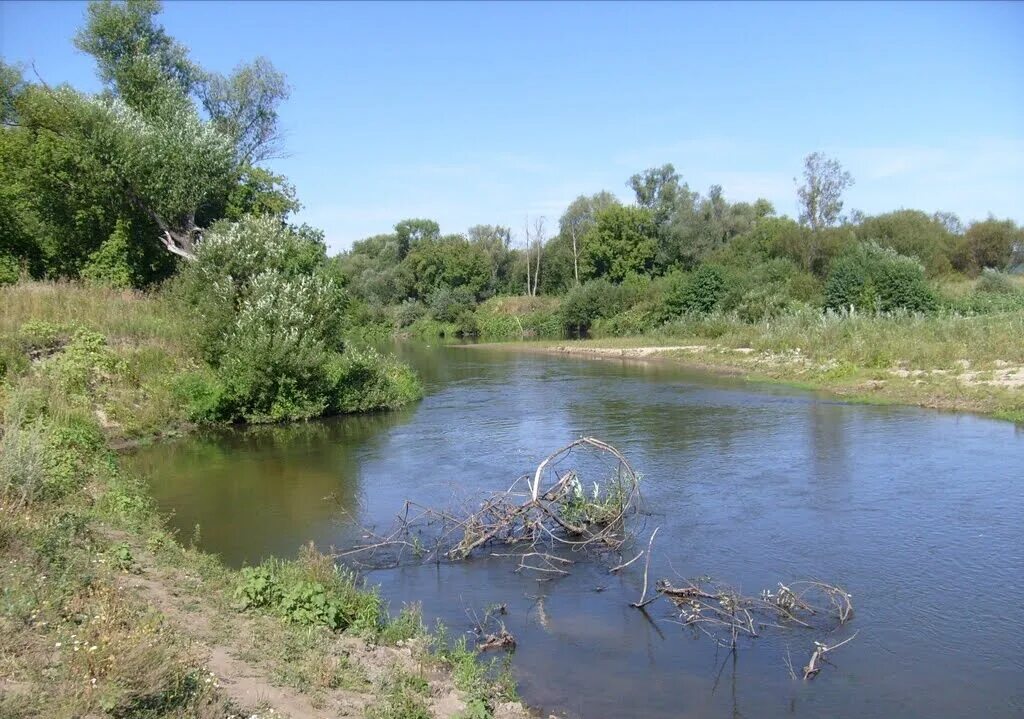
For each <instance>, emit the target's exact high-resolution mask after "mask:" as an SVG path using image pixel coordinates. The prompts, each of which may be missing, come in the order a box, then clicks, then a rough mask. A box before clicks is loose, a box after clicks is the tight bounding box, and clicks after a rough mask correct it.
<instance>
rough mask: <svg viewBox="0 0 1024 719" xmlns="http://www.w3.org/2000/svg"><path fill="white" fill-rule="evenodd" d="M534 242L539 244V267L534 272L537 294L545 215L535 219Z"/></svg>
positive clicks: (535, 294)
mask: <svg viewBox="0 0 1024 719" xmlns="http://www.w3.org/2000/svg"><path fill="white" fill-rule="evenodd" d="M533 235H534V240H533V241H534V242H535V243H536V244H537V269H536V270H534V273H533V296H534V297H536V296H537V286H538V284H539V283H540V256H541V254H542V251H543V249H544V217H543V216H541V217H538V218H537V219H536V220H534V221H533Z"/></svg>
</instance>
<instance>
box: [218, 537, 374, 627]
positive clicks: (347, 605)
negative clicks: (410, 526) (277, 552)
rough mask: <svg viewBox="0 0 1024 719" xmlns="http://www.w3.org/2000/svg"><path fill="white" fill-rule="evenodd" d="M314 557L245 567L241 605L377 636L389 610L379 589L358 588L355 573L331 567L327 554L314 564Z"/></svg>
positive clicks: (238, 588)
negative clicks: (379, 594) (377, 592)
mask: <svg viewBox="0 0 1024 719" xmlns="http://www.w3.org/2000/svg"><path fill="white" fill-rule="evenodd" d="M309 556H310V555H309V554H308V553H307V554H306V555H304V557H300V559H299V560H297V561H295V562H280V561H277V560H270V561H268V562H266V563H264V564H262V565H261V566H259V567H246V568H245V569H243V570H242V572H241V581H240V582H239V584H238V585H237V586H236V588H235V600H236V602H237V606H238V608H239V609H240V610H243V611H244V610H248V609H264V610H266V611H269V612H271V613H273V614H277V615H279V616H281V617H284V618H285V619H286V620H287V621H289V622H294V623H296V624H304V625H307V626H323V627H327V628H328V629H331V630H333V631H341V630H346V629H351V630H353V631H357V632H363V633H370V634H374V635H375V634H377V633H378V632H379V631H380V630H381V629H382V628H383V626H384V610H383V607H382V605H381V601H380V597H379V596H377V594H376V592H373V591H368V590H366V589H362V588H361V587H359V586H357V581H356V577H355V576H354V575H352V574H351V573H348V572H347V571H345V570H341V569H338V568H336V567H334V566H333V564H330V565H329V566H325V565H324V561H323V558H322V557H317V558H315V559H314V560H313V561H314V564H310V560H309ZM326 561H328V562H329V561H330V560H329V558H327V560H326Z"/></svg>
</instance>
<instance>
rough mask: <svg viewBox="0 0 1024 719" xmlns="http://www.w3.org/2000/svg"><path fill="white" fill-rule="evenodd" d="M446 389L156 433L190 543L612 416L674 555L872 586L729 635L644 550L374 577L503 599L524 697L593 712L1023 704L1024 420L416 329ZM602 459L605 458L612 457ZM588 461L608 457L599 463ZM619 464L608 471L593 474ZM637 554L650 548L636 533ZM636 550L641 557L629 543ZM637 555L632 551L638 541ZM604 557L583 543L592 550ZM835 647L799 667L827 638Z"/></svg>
mask: <svg viewBox="0 0 1024 719" xmlns="http://www.w3.org/2000/svg"><path fill="white" fill-rule="evenodd" d="M399 351H400V352H401V353H402V354H403V356H404V357H405V358H406V359H407V360H408V361H409V362H411V363H412V364H413V365H414V366H415V367H416V369H417V370H418V371H419V372H420V374H421V376H422V377H423V380H424V384H425V386H426V397H425V398H424V400H423V401H422V402H420V403H419V404H417V405H416V406H414V407H411V408H408V409H406V410H402V411H399V412H394V413H387V414H376V415H370V416H359V417H344V418H338V419H334V420H329V421H324V422H318V423H311V424H306V425H297V426H290V427H272V428H257V429H255V430H249V431H242V430H237V431H235V430H228V431H225V430H222V431H217V432H209V433H202V434H198V435H193V436H190V437H188V438H185V439H182V440H178V441H174V442H168V443H162V444H158V445H154V446H151V447H146V448H139V449H137V450H136V451H135V452H134V453H133V454H132V455H130V456H129V457H128V458H127V459H126V461H127V462H128V464H129V465H130V466H131V467H132V468H133V469H135V470H137V471H138V472H139V474H140V475H141V476H145V477H147V478H149V480H150V482H151V487H152V492H153V495H154V497H155V498H156V500H157V502H158V504H159V507H160V508H161V509H162V510H163V511H166V512H168V513H171V514H172V519H171V523H172V525H173V527H174V528H175V529H176V530H177V531H178V532H179V535H180V536H181V538H182V539H183V540H184V541H186V542H187V541H189V539H190V538H191V539H193V540H194V541H195V542H196V543H197V544H198V545H199V546H201V547H203V548H204V549H207V550H209V551H211V552H215V553H217V554H219V555H220V556H221V557H222V559H223V560H224V561H225V562H227V563H229V564H232V565H241V564H243V563H255V562H258V561H259V560H260V559H261V558H263V557H266V556H269V555H271V554H276V555H280V556H291V555H294V554H295V553H296V552H297V550H298V548H299V547H300V546H301V545H302V544H304V543H306V542H308V541H313V542H315V543H316V544H317V545H318V546H320V547H321V548H323V549H327V548H329V547H331V546H347V545H349V544H350V543H352V542H354V541H358V539H359V533H360V529H359V528H360V527H361V526H367V525H375V526H379V527H383V526H387V525H388V524H389V523H390V521H391V519H392V517H393V516H394V515H395V513H396V512H397V511H399V510H400V509H401V506H402V503H403V502H404V501H405V500H406V499H411V500H415V501H418V502H420V503H423V504H427V505H431V506H443V507H448V506H452V505H454V504H457V503H465V502H470V503H471V502H472V501H473V500H474V499H475V498H477V497H478V496H479V495H480V494H481V493H483V492H487V491H496V490H502V489H505V488H507V487H508V485H509V484H510V483H511V482H512V481H513V480H514V479H515V478H516V477H517V476H519V475H522V474H525V473H527V472H532V470H533V469H534V467H535V466H536V464H537V463H538V462H539V461H540V460H541V459H543V458H544V456H545V455H547V454H548V453H549V452H551V451H553V450H555V449H557V448H558V447H560V446H562V445H564V444H567V443H568V442H570V441H571V440H573V439H575V438H577V437H579V436H581V435H590V436H595V437H599V438H601V439H603V440H605V441H607V442H610V443H611V444H613V445H614V446H616V447H617V448H618V449H620V450H621V451H622V452H623V453H624V454H625V455H626V456H627V457H628V458H629V460H630V461H631V463H632V464H633V466H634V467H635V468H636V470H637V471H638V472H640V473H641V474H642V477H643V478H642V490H643V495H644V499H645V508H646V511H645V513H644V514H642V515H640V516H638V517H636V518H635V519H634V520H633V525H634V529H635V531H636V534H637V542H636V543H637V545H638V547H639V546H641V545H643V544H645V542H646V538H647V537H648V536H649V535H650V532H651V531H652V530H653V529H654V528H655V527H660V530H659V533H658V538H657V543H656V545H655V547H654V552H653V554H652V560H651V566H650V574H651V577H652V578H654V577H665V578H670V579H673V580H674V581H682V580H683V579H684V578H694V577H703V576H710V577H714V578H715V579H717V580H721V581H724V582H727V583H730V584H732V585H733V586H735V587H737V588H739V589H741V590H742V591H744V592H745V593H748V594H759V593H760V591H761V590H762V589H773V588H775V587H776V586H777V583H778V582H788V581H793V580H800V579H820V580H823V581H828V582H832V583H835V584H839V585H842V586H843V587H845V588H846V589H847V590H849V591H850V592H851V593H852V595H853V601H854V606H855V609H856V616H855V619H854V620H853V622H851V623H850V624H849V625H847V626H845V627H842V628H841V629H839V630H838V631H837V632H836V633H835V634H833V635H829V636H820V635H818V634H814V633H808V632H806V631H804V630H798V629H786V630H782V629H778V630H772V631H765V632H763V633H762V636H761V637H759V638H757V639H753V640H744V641H741V643H740V645H739V647H738V651H737V652H735V653H734V654H731V653H729V652H727V651H725V650H723V649H722V648H720V647H717V646H716V645H715V644H714V643H713V642H712V641H710V640H709V639H707V638H706V637H704V636H703V635H701V634H699V633H694V632H693V631H692V630H690V629H686V628H684V627H682V626H680V625H679V624H678V623H676V622H675V621H674V620H675V619H676V617H675V616H674V615H673V614H672V613H671V611H670V606H669V605H668V604H667V603H658V604H655V605H652V606H651V611H650V613H649V615H645V614H643V613H641V612H639V611H637V610H636V609H634V608H632V607H630V606H629V603H630V602H633V601H636V599H637V598H638V597H639V594H640V589H641V585H642V581H643V564H642V562H636V563H634V564H633V565H631V566H630V567H628V568H627V569H625V570H623V571H622V572H620V573H618V574H616V575H610V574H609V573H608V571H607V570H608V565H607V564H602V563H599V562H586V561H580V562H577V564H576V565H574V566H573V567H572V571H571V574H570V575H568V576H565V577H552V576H546V575H541V576H538V575H536V574H534V575H533V576H530V575H529V573H524V572H516V571H514V570H515V569H516V561H515V560H512V559H506V558H496V557H489V556H482V557H479V558H474V559H472V560H470V561H466V562H462V563H458V564H440V565H438V564H428V565H418V564H413V565H407V566H403V567H401V568H391V569H378V570H374V571H370V572H369V573H368V579H369V581H370V582H371V583H374V584H377V585H379V586H380V588H381V592H382V594H383V595H384V596H385V597H386V598H387V599H388V600H389V601H390V603H391V606H392V610H393V611H397V609H398V608H400V607H401V606H402V603H403V602H407V601H418V602H421V603H422V607H423V612H424V616H425V618H426V620H427V621H428V623H433V621H434V620H435V619H440V620H442V621H443V622H444V623H445V624H446V625H447V626H449V627H450V628H451V631H452V632H453V633H455V634H458V633H461V632H463V631H466V630H468V629H469V627H470V626H471V625H472V619H471V616H472V615H473V613H474V612H475V613H476V614H477V615H481V614H482V613H483V612H484V610H485V608H486V607H488V606H490V605H493V604H505V605H506V606H507V609H508V614H507V615H506V616H504V617H503V619H504V621H505V624H506V626H507V627H508V629H509V631H511V632H512V633H513V634H514V635H515V637H516V639H517V641H518V646H517V648H516V651H515V653H514V655H513V658H512V666H513V670H514V672H515V675H516V677H517V679H518V680H519V685H520V691H521V694H522V696H523V699H524V700H525V701H526V702H527V703H528V704H531V705H534V706H538V707H541V708H542V709H543V710H545V711H547V712H552V713H557V714H559V715H565V716H570V717H581V718H582V717H587V718H589V717H625V716H644V717H680V716H684V717H721V716H725V715H727V714H733V715H742V716H751V717H754V716H757V717H766V716H767V717H774V716H794V715H795V716H807V717H815V719H820V717H823V716H858V717H896V716H899V717H934V716H975V715H980V716H991V717H1003V716H1006V717H1009V716H1020V714H1021V713H1022V712H1024V620H1022V619H1021V609H1020V605H1021V600H1022V598H1024V597H1022V594H1024V432H1022V431H1021V429H1020V428H1019V427H1015V426H1014V425H1013V424H1010V423H1007V422H1000V421H995V420H989V419H984V418H980V417H975V416H971V415H963V414H953V413H940V412H935V411H930V410H922V409H915V408H907V407H892V406H885V407H881V406H870V405H854V404H845V403H842V402H840V401H836V400H834V399H830V398H828V397H826V396H822V395H816V394H813V393H803V392H799V391H796V390H792V389H788V388H782V387H777V386H772V385H763V386H761V385H755V384H751V383H747V382H744V381H743V380H741V379H737V378H729V377H712V376H709V375H704V374H700V373H697V372H693V371H688V370H686V369H683V368H680V367H675V366H672V365H671V364H669V363H664V362H653V363H652V362H644V361H631V360H593V359H583V358H578V357H568V356H546V355H543V354H537V353H517V352H514V351H507V350H502V351H495V350H488V349H485V348H462V347H443V346H442V347H425V346H417V345H403V346H401V347H400V348H399ZM594 469H596V468H594ZM584 479H585V480H586V477H584ZM593 479H602V477H597V476H595V477H593ZM633 553H635V551H634V552H633ZM630 556H632V554H630ZM627 558H628V557H627ZM581 559H582V558H581ZM855 631H856V632H858V634H857V636H856V638H855V639H854V640H853V641H851V642H850V643H848V644H846V645H844V646H843V647H842V648H840V649H838V650H837V651H836V652H835V653H834V655H830V659H831V661H832V662H833V664H834V666H826V667H825V668H824V670H823V671H822V673H821V674H820V675H819V676H818V677H817V678H816V679H814V680H813V681H810V682H805V681H802V680H794V679H793V678H792V677H791V676H790V673H789V669H788V667H787V665H788V664H789V663H792V664H793V665H794V666H796V667H798V668H799V667H800V666H802V665H803V664H804V663H806V660H807V658H808V656H809V654H810V651H811V650H812V649H813V642H814V640H820V641H827V642H828V643H836V642H838V641H842V640H843V639H845V638H848V637H849V636H851V635H852V634H853V632H855Z"/></svg>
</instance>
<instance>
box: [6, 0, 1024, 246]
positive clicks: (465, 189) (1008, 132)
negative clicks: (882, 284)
mask: <svg viewBox="0 0 1024 719" xmlns="http://www.w3.org/2000/svg"><path fill="white" fill-rule="evenodd" d="M83 13H84V4H81V3H75V2H48V3H44V2H38V3H34V2H30V3H23V2H2V3H0V53H2V55H3V57H4V58H5V59H6V60H8V61H19V62H26V63H27V62H34V63H35V65H36V68H37V70H38V71H39V73H40V75H41V76H42V77H43V78H45V79H46V80H47V81H48V82H50V83H58V82H62V81H68V82H71V83H72V84H74V85H75V86H76V87H79V88H82V89H86V90H90V89H92V90H94V89H97V88H98V81H97V80H96V78H95V75H94V70H93V65H92V63H91V60H90V58H88V57H86V56H83V55H81V54H80V53H78V52H77V51H76V50H75V49H74V47H73V46H72V44H71V37H72V36H73V34H74V31H75V29H76V28H77V27H78V26H79V25H80V24H81V22H82V17H83ZM161 17H162V22H163V23H164V25H165V26H166V27H167V29H168V31H169V32H170V33H171V34H172V35H174V36H175V37H177V38H178V39H179V40H181V41H183V42H184V43H185V44H186V45H188V46H189V48H190V49H191V52H192V56H193V58H194V59H195V60H196V61H198V62H199V63H200V64H202V65H204V66H205V67H208V68H212V69H217V70H221V71H228V70H230V69H231V68H232V67H233V66H234V65H235V64H237V63H238V62H240V61H243V60H247V59H251V58H252V57H255V56H257V55H265V56H267V57H269V58H270V59H271V60H272V61H273V63H274V64H275V65H276V66H277V67H278V68H279V69H281V70H283V71H284V72H285V73H286V74H287V75H288V79H289V82H290V84H291V86H292V96H291V98H290V99H289V100H288V101H287V103H286V104H285V105H284V107H283V108H282V113H281V120H282V123H283V126H284V128H285V130H286V132H287V150H288V153H289V155H288V157H286V158H283V159H281V160H276V161H274V162H273V163H272V165H273V167H274V169H276V170H278V171H280V172H283V173H285V174H286V175H288V176H289V178H290V179H291V180H292V181H293V182H294V183H295V185H296V186H297V188H298V191H299V196H300V199H301V200H302V202H303V204H304V205H305V207H304V209H303V211H302V213H301V215H300V219H302V220H305V221H307V222H310V223H311V224H315V225H317V226H320V227H322V228H324V229H325V230H326V232H327V236H328V240H329V243H330V244H331V246H332V247H333V248H334V249H343V248H346V247H348V246H349V245H350V244H351V242H352V241H353V240H356V239H359V238H361V237H365V236H367V235H370V234H375V233H378V232H385V231H388V230H389V229H390V228H391V226H392V225H394V223H395V222H397V221H398V220H400V219H403V218H405V217H431V218H434V219H437V220H438V221H439V222H440V223H441V227H442V230H444V231H447V232H457V231H463V230H465V229H466V228H467V227H468V226H470V225H473V224H477V223H500V224H505V225H510V226H511V227H513V229H515V230H517V231H519V232H520V234H521V228H522V225H523V221H524V217H525V216H526V215H527V214H530V215H536V214H543V215H546V216H547V217H548V219H549V221H550V223H551V224H553V223H554V222H555V221H556V220H557V218H558V216H559V214H560V213H561V211H562V210H563V209H564V207H565V205H566V204H567V203H568V202H569V201H571V200H572V198H573V197H575V196H576V195H578V194H580V193H591V192H596V191H598V190H602V189H606V190H609V191H611V192H613V193H615V194H617V195H618V196H619V197H621V198H623V199H630V194H631V193H630V192H629V190H628V189H627V188H626V181H627V180H628V178H629V176H630V175H631V174H632V173H634V172H637V171H640V170H642V169H644V168H646V167H650V166H653V165H660V164H662V163H665V162H672V163H673V164H674V165H675V166H676V169H677V170H678V171H679V172H680V173H681V174H682V176H683V178H684V180H686V181H687V182H689V184H690V186H691V187H694V188H697V189H699V190H701V191H705V190H706V189H707V187H708V186H709V185H710V184H712V183H718V184H721V185H722V186H723V188H724V190H725V194H726V196H727V197H728V198H730V199H732V200H753V199H756V198H757V197H759V196H763V197H766V198H768V199H769V200H771V201H772V202H773V203H774V204H775V206H776V209H777V210H778V212H779V213H780V214H790V215H794V214H795V212H796V205H795V190H794V182H793V178H794V177H795V176H797V175H798V174H799V172H800V167H801V160H802V158H803V157H804V156H805V155H806V154H807V153H809V152H812V151H815V150H822V151H824V152H826V153H828V154H830V155H833V156H835V157H837V158H838V159H839V160H840V161H841V162H843V164H844V165H845V166H846V167H847V168H848V169H849V170H850V171H851V172H852V173H853V175H854V177H855V179H856V185H855V186H854V187H853V188H851V190H850V191H849V193H848V196H847V208H857V209H860V210H863V211H865V212H869V213H871V212H881V211H885V210H889V209H895V208H898V207H914V208H920V209H924V210H927V211H929V212H930V211H934V210H949V211H953V212H956V213H958V214H960V215H961V216H962V217H964V218H965V219H970V218H983V217H985V216H986V215H988V214H989V213H994V214H995V215H997V216H999V217H1012V218H1014V219H1016V220H1017V221H1024V40H1022V38H1024V3H1005V4H985V3H969V4H955V3H941V4H927V3H909V4H905V5H900V4H867V3H855V4H854V3H851V4H810V3H794V4H748V3H725V4H717V5H702V4H695V3H680V4H668V3H652V4H612V3H595V4H583V3H572V4H554V3H514V4H498V3H481V4H469V3H455V4H426V3H424V4H416V3H395V4H385V3H379V4H346V3H327V2H310V3H272V2H255V3H241V2H236V3H217V2H169V3H167V4H166V5H165V9H164V13H163V15H162V16H161Z"/></svg>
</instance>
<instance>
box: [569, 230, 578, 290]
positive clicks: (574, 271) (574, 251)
mask: <svg viewBox="0 0 1024 719" xmlns="http://www.w3.org/2000/svg"><path fill="white" fill-rule="evenodd" d="M569 234H570V236H572V274H573V277H574V278H575V279H576V286H577V287H579V284H580V251H579V247H577V245H576V224H575V223H573V222H570V223H569Z"/></svg>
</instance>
